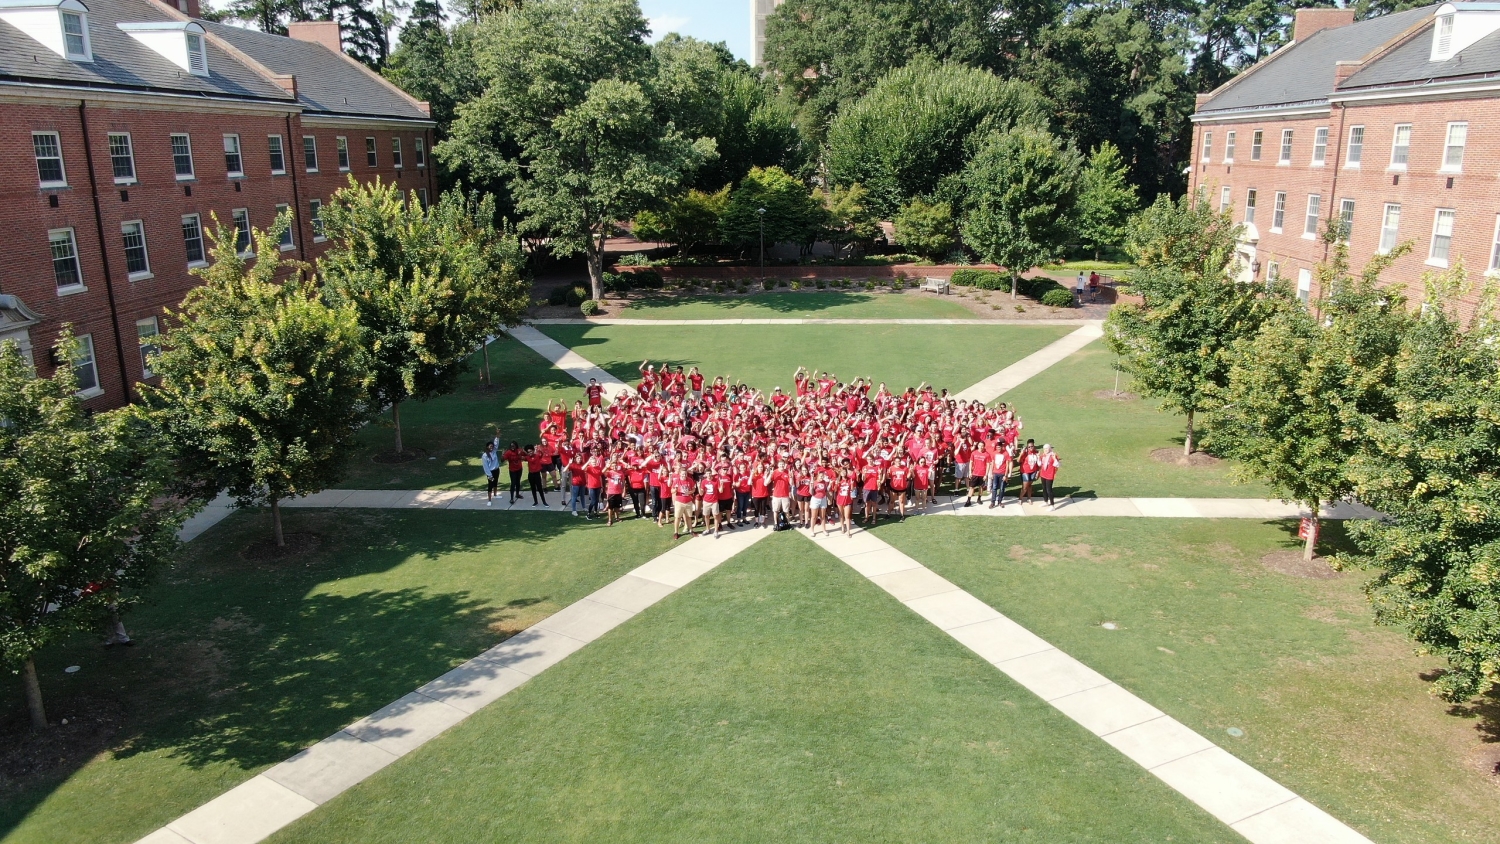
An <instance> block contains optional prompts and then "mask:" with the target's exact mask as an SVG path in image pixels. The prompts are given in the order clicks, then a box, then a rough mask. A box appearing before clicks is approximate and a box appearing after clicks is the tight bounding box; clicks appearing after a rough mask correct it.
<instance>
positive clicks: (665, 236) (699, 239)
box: [634, 185, 729, 254]
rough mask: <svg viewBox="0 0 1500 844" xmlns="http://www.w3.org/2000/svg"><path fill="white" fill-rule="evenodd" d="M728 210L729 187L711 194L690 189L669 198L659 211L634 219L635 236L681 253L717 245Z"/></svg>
mask: <svg viewBox="0 0 1500 844" xmlns="http://www.w3.org/2000/svg"><path fill="white" fill-rule="evenodd" d="M727 207H729V185H725V186H724V187H722V188H720V189H719V190H717V191H715V192H713V193H705V192H703V191H701V190H697V189H694V190H690V191H688V192H687V193H685V194H683V195H682V196H679V197H676V198H674V199H669V200H667V202H666V203H665V205H664V206H663V207H662V209H661V210H660V211H642V212H641V213H639V214H637V215H636V216H635V232H634V233H635V236H636V237H637V238H639V239H641V240H647V241H655V242H657V243H672V244H676V245H677V247H678V248H679V249H681V250H682V252H683V254H688V253H691V252H692V251H693V250H694V249H696V248H698V247H700V246H710V245H713V244H716V243H718V242H719V218H721V217H723V216H724V209H725V208H727Z"/></svg>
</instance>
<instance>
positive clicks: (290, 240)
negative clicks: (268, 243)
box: [276, 203, 297, 252]
mask: <svg viewBox="0 0 1500 844" xmlns="http://www.w3.org/2000/svg"><path fill="white" fill-rule="evenodd" d="M291 210H292V208H291V206H290V205H287V204H285V203H277V205H276V219H277V220H278V221H280V219H281V215H282V214H285V213H287V212H288V211H291ZM296 232H297V215H296V214H293V215H292V220H291V223H289V224H288V225H287V227H286V231H284V232H282V233H281V240H280V241H279V242H278V243H277V244H276V248H277V249H280V250H281V251H282V252H290V251H292V250H293V249H296V248H297V234H296Z"/></svg>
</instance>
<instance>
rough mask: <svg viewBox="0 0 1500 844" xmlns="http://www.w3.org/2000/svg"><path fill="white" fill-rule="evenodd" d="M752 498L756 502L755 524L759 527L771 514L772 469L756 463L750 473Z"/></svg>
mask: <svg viewBox="0 0 1500 844" xmlns="http://www.w3.org/2000/svg"><path fill="white" fill-rule="evenodd" d="M750 500H751V501H753V502H754V503H755V524H756V526H757V527H759V526H760V525H761V524H762V523H763V522H764V520H765V519H766V518H768V517H769V516H770V514H771V469H770V468H769V467H768V466H766V465H765V464H763V463H759V462H758V463H756V464H755V469H754V470H753V471H752V472H751V473H750Z"/></svg>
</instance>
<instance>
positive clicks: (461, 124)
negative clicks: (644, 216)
mask: <svg viewBox="0 0 1500 844" xmlns="http://www.w3.org/2000/svg"><path fill="white" fill-rule="evenodd" d="M480 27H481V33H482V37H481V39H480V41H479V42H478V66H477V68H476V70H477V71H478V72H479V73H480V74H482V75H483V77H484V79H485V81H486V83H487V87H486V89H485V91H484V93H483V94H482V95H481V96H480V97H479V98H478V99H475V100H473V101H470V102H468V103H465V104H464V105H462V106H460V108H459V119H458V121H457V122H456V123H455V124H454V131H453V135H452V136H451V137H450V138H449V139H448V140H446V141H444V142H443V143H441V144H439V145H438V148H437V149H438V154H439V156H440V157H441V158H443V160H445V161H448V162H450V163H454V162H460V161H462V162H465V163H466V164H467V165H468V166H469V167H471V168H472V169H473V171H474V172H475V173H476V174H478V175H479V176H481V177H485V178H489V177H498V178H505V179H507V180H508V182H509V184H510V188H511V191H512V193H513V194H514V196H515V201H516V209H517V211H518V212H519V213H520V215H521V219H520V224H519V228H520V231H521V232H522V233H523V234H527V233H538V234H545V235H546V236H547V237H548V238H549V245H550V247H551V248H552V249H553V251H554V252H556V253H557V254H560V255H571V254H578V253H582V254H583V255H584V256H585V257H586V258H587V263H588V268H589V280H590V282H591V284H592V286H593V295H594V298H596V299H597V298H602V297H603V295H604V243H605V239H606V238H607V237H608V236H609V234H610V231H611V229H612V228H613V226H614V224H615V222H616V221H618V220H622V219H629V218H631V217H633V216H634V215H635V214H636V213H638V212H640V211H642V210H645V209H647V208H652V207H655V206H656V205H657V204H658V203H659V202H660V201H661V200H663V199H664V198H666V197H668V196H671V195H672V194H674V193H675V192H677V191H678V190H679V189H680V187H681V186H682V184H683V181H684V180H685V179H686V178H687V176H688V175H689V174H690V173H692V172H693V170H694V169H695V168H696V167H698V166H699V165H701V164H703V163H705V162H707V161H708V160H710V159H712V158H713V156H714V144H713V141H712V140H710V139H699V140H698V141H692V140H689V139H688V138H687V137H685V136H684V135H683V134H682V133H680V132H679V131H677V130H676V129H675V128H674V127H673V126H672V125H671V124H670V123H668V122H665V121H663V120H662V119H661V117H660V110H659V109H658V108H657V104H656V103H655V102H653V101H652V99H651V96H650V91H649V90H648V86H649V83H650V81H651V74H652V70H653V68H652V63H651V52H650V48H649V47H648V46H647V45H646V43H645V37H646V33H647V25H646V21H645V18H643V17H642V16H641V12H640V9H639V7H637V6H636V4H635V2H634V0H579V2H572V0H536V2H528V3H526V4H524V5H523V6H521V8H520V9H518V10H514V11H508V12H504V13H501V14H497V15H493V16H491V17H489V18H486V19H485V20H484V22H482V23H481V24H480Z"/></svg>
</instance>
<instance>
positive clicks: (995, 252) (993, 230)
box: [959, 128, 1082, 297]
mask: <svg viewBox="0 0 1500 844" xmlns="http://www.w3.org/2000/svg"><path fill="white" fill-rule="evenodd" d="M1081 166H1082V161H1081V160H1080V157H1079V155H1078V151H1077V150H1074V149H1072V148H1071V147H1068V146H1065V145H1063V144H1062V143H1061V142H1060V141H1058V139H1057V138H1055V137H1053V136H1052V135H1050V134H1048V133H1047V132H1045V131H1043V130H1040V129H1033V128H1016V129H1011V130H1010V131H1007V132H996V133H994V134H992V135H991V136H990V137H989V138H988V139H987V140H986V141H985V142H984V144H983V146H981V147H980V150H979V152H978V153H977V154H976V155H975V156H974V158H973V159H972V160H971V161H970V162H969V165H968V167H967V168H965V170H964V173H963V184H964V190H965V195H964V204H963V209H964V210H963V216H962V218H961V221H960V223H959V230H960V231H961V232H962V233H963V240H964V244H965V245H967V246H968V247H969V248H970V249H973V250H974V251H975V252H977V253H978V254H979V255H980V256H981V257H983V258H984V259H985V260H986V261H989V262H991V263H995V264H999V265H1001V266H1002V267H1005V269H1006V270H1008V271H1009V272H1010V276H1011V296H1013V297H1014V296H1015V295H1016V292H1017V289H1018V287H1019V285H1020V279H1021V274H1022V273H1024V272H1027V271H1028V270H1030V269H1031V268H1032V267H1034V266H1037V265H1038V264H1042V263H1045V262H1047V261H1049V260H1051V259H1052V258H1053V257H1055V256H1056V255H1057V253H1058V252H1059V251H1060V250H1061V248H1062V246H1063V244H1065V243H1067V241H1068V237H1069V225H1068V220H1069V218H1070V216H1071V215H1072V213H1073V203H1074V202H1075V201H1076V199H1077V197H1078V173H1079V169H1080V167H1081Z"/></svg>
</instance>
